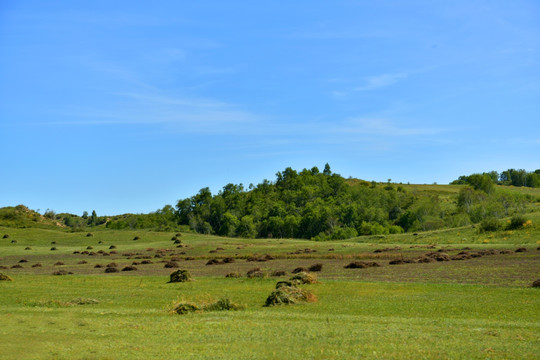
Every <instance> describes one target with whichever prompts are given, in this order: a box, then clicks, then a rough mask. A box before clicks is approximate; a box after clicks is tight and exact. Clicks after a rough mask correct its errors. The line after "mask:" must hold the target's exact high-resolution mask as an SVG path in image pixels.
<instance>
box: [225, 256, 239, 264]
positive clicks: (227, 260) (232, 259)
mask: <svg viewBox="0 0 540 360" xmlns="http://www.w3.org/2000/svg"><path fill="white" fill-rule="evenodd" d="M235 261H236V260H234V258H232V257H226V258H225V259H223V263H224V264H232V263H233V262H235Z"/></svg>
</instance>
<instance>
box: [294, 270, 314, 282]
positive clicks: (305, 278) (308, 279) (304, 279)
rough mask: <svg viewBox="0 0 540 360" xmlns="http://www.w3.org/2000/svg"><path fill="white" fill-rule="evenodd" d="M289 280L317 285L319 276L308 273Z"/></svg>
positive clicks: (299, 274) (301, 273) (302, 273)
mask: <svg viewBox="0 0 540 360" xmlns="http://www.w3.org/2000/svg"><path fill="white" fill-rule="evenodd" d="M289 280H290V281H292V282H296V283H299V284H315V283H316V282H317V276H315V274H310V273H307V272H300V273H298V274H296V275H294V276H293V277H291V278H290V279H289Z"/></svg>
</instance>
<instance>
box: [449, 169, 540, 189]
mask: <svg viewBox="0 0 540 360" xmlns="http://www.w3.org/2000/svg"><path fill="white" fill-rule="evenodd" d="M452 184H461V185H462V184H468V185H471V186H474V187H475V188H477V187H478V186H487V187H489V186H492V185H495V184H497V185H507V186H510V185H511V186H526V187H531V188H538V187H540V169H538V170H535V171H530V172H529V171H526V170H524V169H519V170H516V169H508V170H506V171H503V172H501V173H498V172H497V171H490V172H487V173H482V174H472V175H462V176H460V177H459V178H458V179H457V180H454V181H453V182H452Z"/></svg>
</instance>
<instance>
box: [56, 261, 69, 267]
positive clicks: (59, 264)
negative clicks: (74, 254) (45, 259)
mask: <svg viewBox="0 0 540 360" xmlns="http://www.w3.org/2000/svg"><path fill="white" fill-rule="evenodd" d="M61 265H66V264H64V263H63V262H61V261H57V262H55V263H54V266H61Z"/></svg>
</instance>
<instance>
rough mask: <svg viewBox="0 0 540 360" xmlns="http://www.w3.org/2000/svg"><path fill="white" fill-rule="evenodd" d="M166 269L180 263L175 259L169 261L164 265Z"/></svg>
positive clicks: (175, 266) (173, 267)
mask: <svg viewBox="0 0 540 360" xmlns="http://www.w3.org/2000/svg"><path fill="white" fill-rule="evenodd" d="M163 267H164V268H165V269H175V268H177V267H179V265H178V263H177V262H175V261H167V262H166V263H165V265H163Z"/></svg>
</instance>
